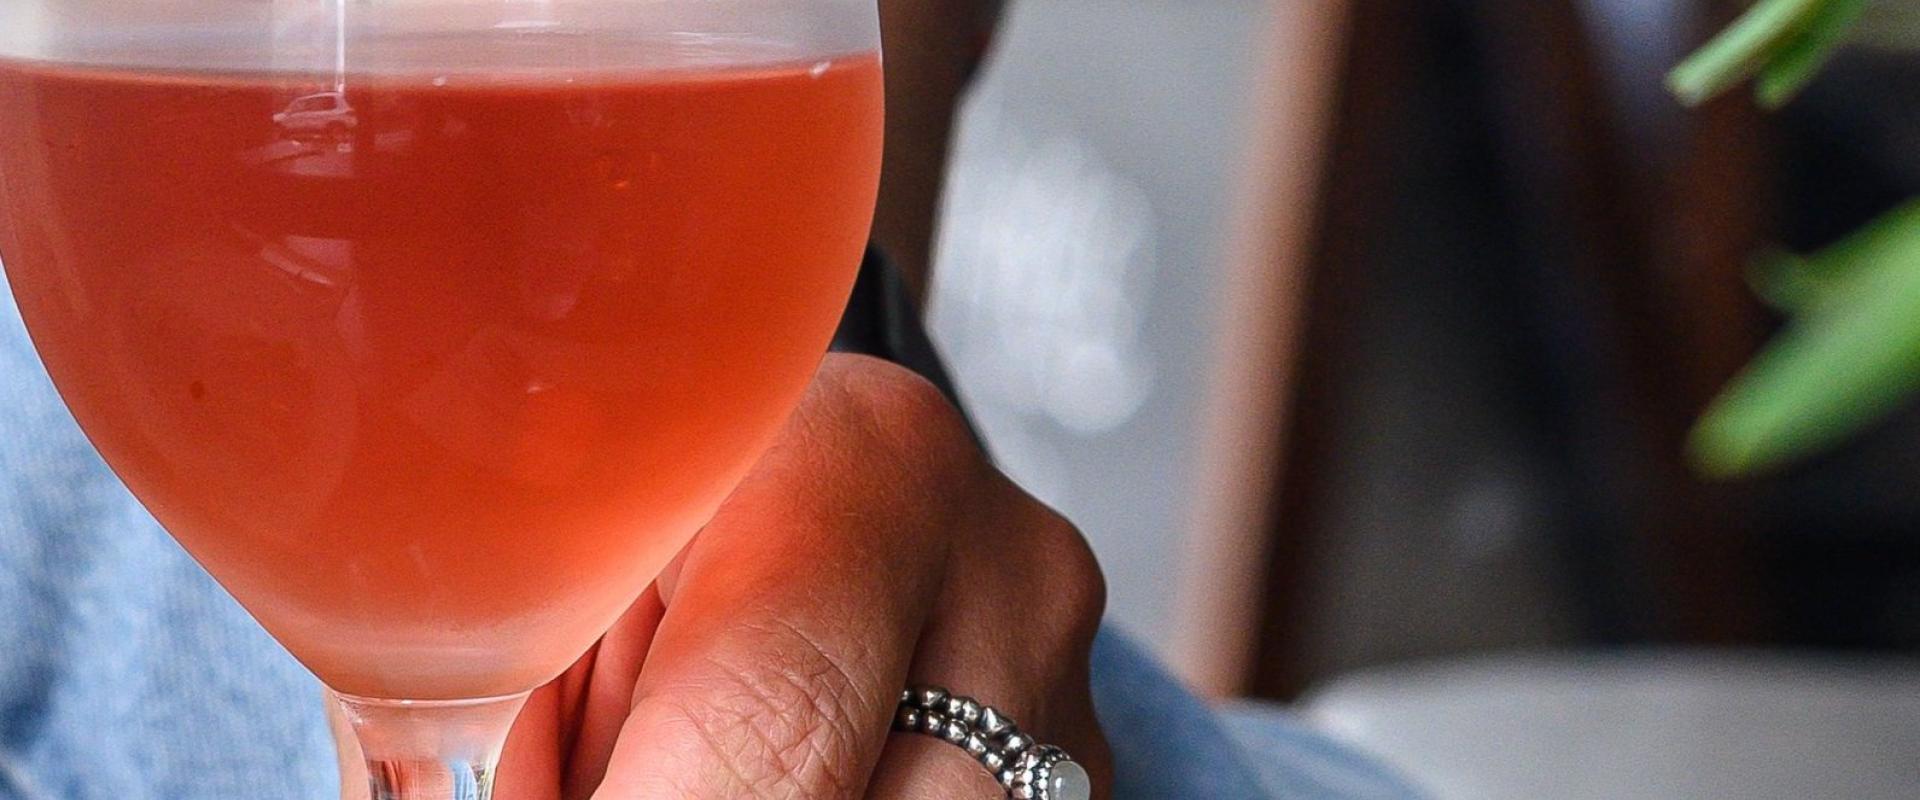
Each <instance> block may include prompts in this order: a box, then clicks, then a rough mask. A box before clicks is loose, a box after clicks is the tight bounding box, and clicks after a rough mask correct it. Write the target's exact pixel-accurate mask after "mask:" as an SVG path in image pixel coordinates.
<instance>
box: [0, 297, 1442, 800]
mask: <svg viewBox="0 0 1920 800" xmlns="http://www.w3.org/2000/svg"><path fill="white" fill-rule="evenodd" d="M1095 675H1096V683H1097V686H1096V690H1097V695H1098V697H1099V701H1100V713H1101V716H1102V718H1103V719H1104V720H1105V722H1106V724H1107V725H1108V727H1109V730H1110V731H1111V732H1112V734H1113V739H1114V743H1115V751H1116V754H1117V756H1118V764H1119V771H1120V784H1121V786H1120V787H1119V788H1120V792H1119V796H1120V797H1121V798H1123V799H1128V800H1130V799H1133V798H1142V799H1145V798H1187V797H1206V798H1215V799H1217V800H1234V799H1235V798H1264V797H1269V796H1273V795H1270V794H1269V787H1272V786H1281V787H1284V788H1286V789H1288V790H1289V793H1288V794H1286V795H1285V797H1286V798H1287V800H1335V798H1344V797H1347V796H1346V795H1339V794H1332V793H1326V792H1322V791H1320V790H1319V789H1316V788H1314V787H1315V786H1317V785H1318V784H1315V783H1313V782H1312V781H1311V780H1307V779H1304V778H1301V777H1300V776H1311V775H1315V774H1320V771H1321V770H1320V768H1319V767H1316V765H1315V763H1301V764H1278V765H1276V764H1274V763H1271V762H1272V761H1273V759H1272V758H1271V757H1270V755H1271V754H1280V755H1283V756H1284V757H1286V758H1304V759H1309V760H1310V761H1315V762H1325V763H1334V764H1342V765H1346V766H1347V767H1352V766H1353V765H1355V764H1364V761H1362V760H1358V759H1357V758H1356V757H1354V756H1352V755H1351V754H1346V753H1344V752H1340V751H1338V749H1337V748H1331V747H1330V746H1329V747H1319V746H1302V745H1301V744H1300V743H1301V742H1319V741H1320V740H1317V739H1314V738H1313V737H1312V736H1311V735H1310V734H1307V733H1305V732H1304V731H1301V730H1298V729H1296V728H1295V727H1293V726H1290V725H1285V724H1273V725H1266V726H1264V727H1263V728H1261V731H1260V732H1258V733H1256V734H1255V735H1254V736H1252V737H1251V738H1252V739H1254V740H1256V741H1260V742H1261V744H1259V745H1258V746H1259V747H1261V748H1262V749H1265V748H1267V747H1268V746H1269V742H1268V740H1267V739H1263V738H1262V737H1269V736H1270V737H1272V738H1271V745H1272V747H1273V749H1272V750H1271V754H1269V755H1259V756H1249V755H1248V754H1247V753H1246V752H1245V751H1243V750H1242V749H1241V748H1240V747H1239V746H1238V745H1237V744H1236V743H1235V740H1234V739H1232V738H1229V736H1228V735H1227V734H1226V732H1225V731H1224V730H1223V728H1222V727H1221V726H1220V725H1219V723H1218V720H1217V719H1216V718H1215V717H1214V715H1213V714H1212V713H1211V712H1210V711H1209V710H1208V709H1207V708H1206V707H1205V706H1203V705H1201V704H1200V703H1199V702H1197V701H1196V700H1195V699H1194V698H1193V697H1192V696H1190V695H1188V694H1187V693H1185V692H1184V691H1182V690H1181V689H1180V687H1179V686H1178V685H1177V684H1175V683H1174V682H1173V681H1172V680H1170V679H1169V678H1168V677H1167V676H1166V675H1165V673H1164V672H1162V671H1161V670H1160V669H1159V667H1157V666H1156V665H1154V663H1153V662H1152V660H1151V659H1149V658H1147V657H1145V656H1144V655H1142V654H1141V653H1140V652H1138V651H1137V650H1136V649H1135V648H1133V647H1132V646H1131V645H1129V644H1128V643H1126V642H1125V641H1124V640H1122V639H1120V638H1119V637H1117V636H1114V635H1111V634H1109V635H1106V636H1103V637H1102V639H1101V641H1100V643H1099V646H1098V651H1097V654H1096V666H1095ZM332 752H333V751H332V747H331V745H330V743H329V741H328V738H327V728H326V722H325V719H324V717H323V714H322V705H321V695H320V687H319V685H318V684H317V683H316V682H315V681H314V679H313V678H312V677H311V676H310V675H308V674H307V673H306V671H305V670H304V669H302V668H301V667H300V665H299V664H298V663H296V662H295V661H294V660H293V658H292V657H291V656H289V655H287V653H286V652H285V651H284V650H282V649H281V648H280V647H279V646H278V645H277V644H275V643H274V642H273V640H272V639H270V638H269V637H268V636H267V635H266V634H265V633H264V632H262V631H261V630H260V628H259V627H258V626H257V625H255V624H254V622H253V620H252V619H251V618H249V617H248V616H247V614H246V612H245V611H243V610H242V609H241V608H240V607H239V605H238V604H236V603H235V602H234V601H233V600H232V598H230V597H228V596H227V595H226V593H225V592H223V591H222V590H221V589H220V588H219V587H218V586H217V585H216V584H215V583H214V582H213V581H212V580H211V579H210V578H208V577H207V575H206V574H205V573H204V572H202V571H201V570H200V568H199V567H198V566H197V565H195V564H194V563H193V561H192V560H191V559H189V558H188V557H187V556H186V554H185V553H184V552H182V551H181V550H180V548H179V547H178V546H176V545H175V544H174V543H173V542H172V540H170V539H169V538H168V537H167V535H166V534H165V532H163V531H161V530H160V528H159V526H157V525H156V524H155V523H154V522H153V520H152V519H151V518H150V517H149V516H148V515H147V513H146V512H145V511H144V510H143V509H142V508H141V507H140V505H139V504H138V503H137V502H135V501H134V499H133V498H132V497H131V496H130V495H129V494H128V493H127V492H126V490H125V489H124V488H123V487H122V486H121V485H120V483H119V481H118V480H116V479H115V478H114V476H113V475H112V473H111V472H109V471H108V470H107V468H106V467H105V465H103V464H102V463H101V462H100V460H99V458H98V457H97V456H96V455H95V454H94V452H93V449H92V448H91V447H90V446H89V445H88V444H87V442H86V440H85V439H84V438H83V437H82V436H81V434H80V431H79V429H78V428H77V427H76V426H75V425H74V423H73V420H72V418H71V417H70V416H69V415H68V414H67V411H66V409H65V408H64V407H63V406H62V405H61V404H60V402H59V400H58V398H57V397H56V396H55V395H54V392H53V388H52V386H51V385H50V384H49V383H48V381H47V378H46V375H45V372H44V371H43V370H42V369H41V367H40V364H39V361H38V359H37V358H36V357H35V356H34V354H33V351H32V348H31V347H30V346H29V344H28V342H27V337H26V335H25V331H24V330H23V329H22V327H21V325H20V321H19V317H18V313H17V311H16V310H15V308H14V305H13V302H12V298H11V296H10V295H8V294H6V293H5V292H4V282H3V281H0V800H43V799H46V798H61V799H62V800H238V799H239V798H245V799H246V800H277V799H278V798H287V799H288V800H295V799H296V798H306V799H311V800H327V799H328V798H332V797H337V796H338V795H337V791H338V787H337V781H338V778H337V776H336V774H335V771H334V766H333V762H332ZM1362 771H1363V772H1364V769H1363V770H1362ZM1276 775H1278V776H1280V779H1278V780H1276V778H1275V776H1276ZM1387 796H1388V795H1373V794H1368V795H1354V796H1353V797H1354V798H1356V800H1357V799H1358V798H1365V799H1366V800H1373V799H1374V798H1376V797H1387ZM1406 796H1410V795H1406ZM1393 797H1396V798H1397V797H1400V795H1394V796H1393Z"/></svg>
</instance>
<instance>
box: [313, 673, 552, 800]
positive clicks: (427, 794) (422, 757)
mask: <svg viewBox="0 0 1920 800" xmlns="http://www.w3.org/2000/svg"><path fill="white" fill-rule="evenodd" d="M335 696H336V697H337V698H338V700H339V702H340V707H341V709H342V710H344V711H345V712H346V719H347V722H348V724H350V725H352V726H353V734H354V738H356V739H358V740H359V742H360V751H361V753H362V754H363V755H364V756H365V757H366V761H367V786H368V796H369V797H370V798H371V800H491V798H492V797H493V779H494V770H495V769H496V768H497V767H498V766H499V763H500V749H501V748H502V747H503V746H505V745H506V742H507V730H508V729H509V728H512V727H513V720H514V718H515V717H518V716H519V715H520V709H521V707H522V706H525V705H526V703H527V695H524V694H520V695H514V696H512V697H490V698H484V699H480V700H374V699H370V698H365V697H352V696H349V695H335Z"/></svg>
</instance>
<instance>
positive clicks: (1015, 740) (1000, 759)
mask: <svg viewBox="0 0 1920 800" xmlns="http://www.w3.org/2000/svg"><path fill="white" fill-rule="evenodd" d="M893 729H894V730H896V731H902V732H907V733H919V734H925V735H928V736H932V737H935V738H938V739H940V740H942V741H945V742H947V743H948V744H951V745H954V746H956V747H959V748H960V749H962V750H965V751H967V754H968V755H970V756H973V758H974V760H976V761H978V762H980V765H981V766H983V767H986V768H987V771H988V772H991V773H993V776H994V777H995V778H996V779H998V780H999V781H1000V786H1001V788H1003V789H1006V791H1007V797H1009V798H1011V799H1012V800H1092V797H1093V781H1092V779H1091V778H1090V777H1089V776H1088V775H1087V771H1086V770H1085V769H1084V768H1082V767H1081V766H1080V765H1079V764H1078V763H1075V762H1074V760H1073V757H1072V756H1069V755H1067V753H1066V751H1064V750H1061V749H1060V748H1058V747H1054V746H1052V745H1043V744H1040V743H1038V742H1035V741H1034V740H1033V737H1031V736H1028V735H1027V734H1025V733H1022V732H1021V731H1020V728H1019V726H1018V725H1015V724H1014V722H1013V719H1012V718H1010V717H1008V716H1007V715H1005V714H1002V713H1000V711H999V710H998V709H995V708H994V707H992V706H989V705H985V704H983V703H981V702H979V701H977V700H974V699H973V698H971V697H961V696H956V695H954V694H952V693H950V692H948V691H947V690H945V689H941V688H938V687H931V686H916V687H913V688H910V689H907V690H906V691H905V692H902V693H901V695H900V710H899V711H898V713H896V714H895V715H894V718H893Z"/></svg>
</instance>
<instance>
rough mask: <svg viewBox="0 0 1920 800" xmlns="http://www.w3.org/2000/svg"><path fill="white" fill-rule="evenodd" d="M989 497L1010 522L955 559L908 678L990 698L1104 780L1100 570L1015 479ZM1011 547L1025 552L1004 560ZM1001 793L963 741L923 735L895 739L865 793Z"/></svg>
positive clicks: (993, 511) (995, 513)
mask: <svg viewBox="0 0 1920 800" xmlns="http://www.w3.org/2000/svg"><path fill="white" fill-rule="evenodd" d="M990 494H991V495H993V496H994V497H996V498H997V502H996V503H995V504H994V507H993V508H990V509H981V510H982V512H983V513H982V514H980V517H981V518H985V519H996V520H1002V521H1003V525H1002V527H1000V528H999V529H998V530H997V531H995V532H994V534H995V537H996V538H995V539H994V546H993V548H991V549H990V548H985V547H974V548H970V549H968V550H967V551H965V552H963V553H961V554H957V555H956V556H955V558H954V559H953V567H952V571H951V572H950V573H949V580H948V583H947V584H946V590H945V591H944V592H943V594H942V597H941V601H940V603H939V605H938V606H937V607H936V609H935V611H934V614H933V617H932V619H931V620H930V622H929V624H928V627H927V630H926V632H925V633H924V634H923V636H922V639H921V642H920V649H919V651H918V653H917V655H916V656H915V659H914V664H913V667H912V669H911V673H910V674H911V678H912V683H914V684H916V685H927V686H939V687H944V688H947V689H949V690H950V691H952V692H953V693H954V694H956V695H960V696H968V697H972V698H974V699H976V700H977V701H979V702H981V703H984V704H987V705H991V706H993V707H994V708H995V709H997V710H998V711H1000V712H1002V713H1003V714H1006V715H1008V716H1009V717H1011V718H1012V719H1013V720H1014V721H1015V722H1017V723H1018V724H1019V726H1020V729H1021V730H1022V731H1023V732H1025V733H1027V734H1028V735H1029V736H1032V737H1034V738H1035V739H1036V740H1037V741H1039V742H1041V743H1043V744H1050V745H1054V746H1056V747H1059V748H1061V749H1063V750H1065V751H1066V752H1067V753H1069V754H1070V755H1072V756H1073V758H1074V759H1075V760H1076V761H1078V762H1079V763H1080V765H1081V766H1082V767H1084V768H1086V769H1087V771H1088V773H1089V774H1090V775H1091V776H1093V777H1094V781H1095V785H1096V787H1101V786H1106V785H1108V784H1109V781H1108V780H1107V779H1108V777H1109V776H1110V775H1111V771H1112V770H1111V763H1110V762H1111V757H1110V755H1109V753H1108V750H1107V745H1106V741H1105V739H1104V738H1103V737H1102V736H1101V734H1100V730H1099V724H1098V721H1097V720H1096V718H1095V716H1094V712H1093V698H1092V695H1091V692H1090V690H1089V688H1088V687H1089V685H1090V680H1089V670H1090V668H1091V659H1092V648H1093V638H1094V635H1095V633H1096V632H1097V630H1098V623H1099V619H1100V616H1101V613H1102V611H1103V609H1104V606H1105V589H1104V585H1103V583H1102V581H1101V579H1100V576H1099V567H1098V565H1097V564H1096V563H1095V562H1094V560H1093V556H1092V553H1091V551H1089V550H1088V549H1087V547H1086V544H1085V540H1084V539H1083V538H1082V537H1081V536H1080V535H1079V533H1078V532H1077V531H1075V530H1073V528H1072V526H1070V525H1068V524H1067V523H1066V521H1065V520H1064V519H1061V518H1060V517H1059V516H1058V515H1056V514H1053V513H1052V512H1051V511H1049V510H1047V509H1046V508H1045V507H1044V506H1041V505H1040V504H1038V503H1037V502H1035V501H1033V500H1031V498H1028V497H1027V496H1026V495H1025V494H1024V493H1022V492H1020V491H1019V490H1018V489H1017V488H1015V487H1013V486H1012V485H1011V484H1001V485H1000V488H999V490H998V491H995V492H992V493H990ZM964 540H965V541H974V542H977V541H980V539H978V538H976V537H966V538H965V539H964ZM1007 549H1011V550H1013V551H1014V552H1017V553H1020V554H1021V557H1019V558H1006V557H1005V552H1006V550H1007ZM930 744H931V745H935V746H929V745H930ZM1004 795H1005V791H1004V789H1002V788H1001V787H1000V786H999V785H998V784H997V783H996V782H995V781H994V780H992V778H991V773H990V772H989V770H988V769H987V768H986V767H984V766H983V765H981V764H980V763H979V762H977V761H975V760H974V759H973V758H972V757H971V756H969V755H967V754H966V753H965V752H964V751H963V750H961V749H960V748H957V747H954V746H953V745H950V744H947V743H945V742H941V741H939V740H936V739H933V738H931V737H927V736H924V735H918V734H900V735H897V736H896V737H895V740H894V742H893V743H892V744H890V745H889V746H888V747H887V749H886V751H885V752H884V754H883V755H882V757H881V763H880V765H879V767H878V769H877V771H876V773H875V776H874V781H873V786H872V789H871V791H870V792H869V796H870V797H874V798H883V799H887V800H891V799H892V798H902V799H904V798H932V797H982V798H987V797H999V796H1004ZM1097 796H1102V797H1104V796H1105V795H1104V794H1099V795H1097Z"/></svg>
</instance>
